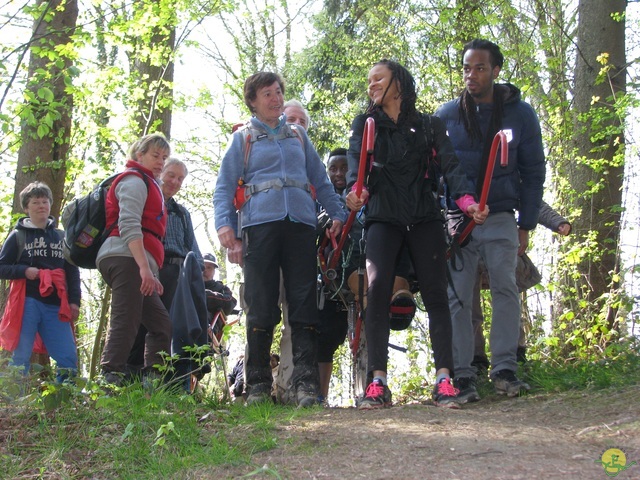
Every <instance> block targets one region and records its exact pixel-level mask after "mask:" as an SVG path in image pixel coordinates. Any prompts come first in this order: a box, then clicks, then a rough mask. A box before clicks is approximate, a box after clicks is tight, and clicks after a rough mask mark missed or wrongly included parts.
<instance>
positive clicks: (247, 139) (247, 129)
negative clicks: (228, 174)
mask: <svg viewBox="0 0 640 480" xmlns="http://www.w3.org/2000/svg"><path fill="white" fill-rule="evenodd" d="M239 132H240V133H241V134H242V149H243V151H244V160H243V164H244V167H243V170H242V177H241V178H240V180H239V181H238V184H239V185H241V183H240V181H242V184H244V181H243V179H244V176H245V174H246V172H247V165H248V163H249V154H250V153H251V147H252V146H253V144H254V143H256V142H258V141H260V140H265V139H267V140H283V139H285V138H297V139H298V140H299V141H300V145H301V146H302V147H303V148H304V140H302V136H301V135H300V132H299V131H298V127H297V126H296V125H293V124H291V123H285V124H284V125H283V126H282V128H280V131H279V132H278V133H276V134H273V133H269V132H267V131H265V130H260V129H257V128H255V127H254V126H253V124H252V123H251V121H248V122H247V123H246V124H245V125H244V127H242V128H241V129H240V130H239Z"/></svg>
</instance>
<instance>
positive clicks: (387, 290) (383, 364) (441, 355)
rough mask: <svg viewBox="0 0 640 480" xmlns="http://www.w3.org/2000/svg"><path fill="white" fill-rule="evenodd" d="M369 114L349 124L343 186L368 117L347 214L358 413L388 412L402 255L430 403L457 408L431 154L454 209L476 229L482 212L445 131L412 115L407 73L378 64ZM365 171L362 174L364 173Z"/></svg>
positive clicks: (373, 75)
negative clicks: (362, 234) (358, 223)
mask: <svg viewBox="0 0 640 480" xmlns="http://www.w3.org/2000/svg"><path fill="white" fill-rule="evenodd" d="M368 84H369V89H368V94H369V99H370V101H369V107H368V109H367V111H366V112H365V113H364V114H362V115H359V116H357V117H356V118H355V120H354V121H353V123H352V127H351V129H352V134H351V138H350V139H349V150H348V152H347V159H348V162H349V177H348V185H349V186H350V185H353V184H354V183H355V180H356V176H357V172H358V165H359V159H360V149H361V148H362V136H363V131H364V127H365V123H366V120H367V118H368V117H372V118H373V119H374V120H375V126H376V135H375V143H374V159H375V162H374V163H373V165H372V168H371V171H369V176H368V180H367V189H363V190H362V193H361V194H360V196H357V195H356V191H355V190H353V189H352V191H351V192H349V194H348V195H347V206H348V207H349V208H350V209H351V210H359V209H360V208H361V207H362V206H363V205H364V204H365V203H367V209H366V221H365V229H366V235H367V253H366V257H367V259H366V266H367V277H368V280H369V289H368V292H367V309H366V313H365V324H366V329H365V334H366V339H367V354H368V358H367V363H368V366H367V377H368V381H369V382H370V383H369V386H368V387H367V390H366V393H365V395H364V397H363V398H362V399H361V400H360V401H359V402H358V408H360V409H371V408H381V407H387V406H390V405H391V392H390V390H389V388H388V386H387V361H388V353H389V352H388V342H389V329H390V323H389V305H390V302H391V290H392V288H393V283H394V278H395V272H394V270H395V265H396V258H397V257H398V254H399V253H400V251H401V250H402V248H403V246H406V247H408V249H409V254H410V256H411V261H412V262H413V266H414V269H415V273H416V276H417V279H418V283H419V285H420V294H421V295H422V300H423V302H424V304H425V307H426V310H427V313H428V315H429V334H430V337H431V343H432V348H433V356H434V363H435V368H436V385H435V387H434V391H433V400H434V403H435V404H436V405H438V406H443V407H450V408H451V407H453V408H456V407H459V405H458V402H457V399H456V393H457V392H456V391H455V389H454V388H453V385H452V384H451V378H450V372H451V370H452V369H453V356H452V340H451V317H450V313H449V304H448V298H447V273H446V272H447V264H446V248H447V246H446V240H445V234H444V229H443V226H442V222H443V218H442V214H441V212H440V208H439V206H438V204H437V202H436V199H435V197H434V195H433V192H434V191H435V189H436V182H435V179H434V178H433V177H432V176H430V175H428V173H429V165H430V160H432V159H431V156H432V152H433V151H434V150H435V152H437V155H436V159H435V160H436V161H437V162H438V163H439V164H440V166H441V169H442V172H443V174H444V177H445V179H446V180H447V182H448V184H449V185H450V191H451V192H453V195H452V198H453V199H454V200H455V201H456V204H457V205H458V207H459V208H460V209H461V210H462V211H463V212H465V213H466V214H467V215H469V216H470V217H473V218H474V220H475V221H476V222H478V223H482V222H483V221H484V219H485V218H487V215H488V210H487V209H486V208H485V209H484V211H480V210H479V205H478V203H477V202H476V201H475V199H474V198H473V195H472V194H473V185H472V184H471V182H469V180H468V179H467V178H466V176H465V174H464V171H463V170H462V169H461V168H460V166H459V164H458V160H457V159H456V156H455V154H454V150H453V146H452V145H451V142H450V140H449V138H448V137H447V134H446V131H445V128H444V125H443V123H442V121H440V120H439V119H438V118H436V117H432V116H430V115H425V114H422V113H420V112H418V111H417V110H416V86H415V81H414V79H413V77H412V76H411V74H410V73H409V71H408V70H407V69H406V68H404V67H403V66H402V65H400V64H398V63H397V62H394V61H391V60H381V61H380V62H378V63H376V64H375V65H374V66H373V67H372V68H371V70H370V71H369V76H368ZM367 170H368V169H367Z"/></svg>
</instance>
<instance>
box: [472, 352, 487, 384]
mask: <svg viewBox="0 0 640 480" xmlns="http://www.w3.org/2000/svg"><path fill="white" fill-rule="evenodd" d="M471 366H472V367H474V368H475V369H476V374H477V375H478V377H484V378H486V376H487V373H488V372H489V359H488V358H487V356H486V355H474V356H473V360H472V362H471Z"/></svg>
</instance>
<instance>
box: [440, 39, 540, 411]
mask: <svg viewBox="0 0 640 480" xmlns="http://www.w3.org/2000/svg"><path fill="white" fill-rule="evenodd" d="M462 55H463V60H462V69H463V79H464V82H465V90H464V91H463V92H462V94H461V95H460V97H459V98H457V99H456V100H453V101H451V102H448V103H446V104H444V105H443V106H441V107H440V108H439V109H438V111H437V112H436V115H437V116H439V117H440V118H441V119H442V120H444V123H445V125H446V127H447V130H448V133H449V137H450V138H451V142H452V143H453V146H454V148H455V151H456V155H457V156H458V159H459V161H460V165H461V166H462V168H463V169H464V171H465V172H466V174H467V177H468V178H470V179H471V180H472V181H473V182H475V184H476V193H478V189H480V188H481V187H482V183H483V180H484V179H483V177H484V173H485V170H486V165H487V161H488V157H489V150H490V146H491V143H492V140H493V138H494V136H495V134H496V133H497V132H498V131H499V130H502V131H503V132H505V134H506V136H507V139H508V142H509V163H508V165H507V166H506V167H500V166H496V167H495V170H494V171H493V175H492V182H491V189H490V191H489V198H488V200H487V205H488V206H489V211H490V212H491V213H490V215H489V217H488V218H487V220H486V221H485V223H484V224H483V225H479V226H477V227H476V228H475V229H474V230H473V234H472V236H471V240H470V242H469V243H468V244H467V245H466V246H465V247H464V248H462V249H461V252H460V255H461V256H462V263H460V262H459V261H456V268H454V263H453V261H451V262H450V265H449V266H450V268H449V270H450V274H451V284H450V286H449V306H450V309H451V320H452V327H453V356H454V368H455V379H454V385H455V386H456V387H457V388H458V389H459V390H460V393H459V395H458V399H459V401H460V402H462V403H465V402H474V401H478V400H480V396H479V395H478V392H477V390H476V386H475V384H476V379H477V373H476V370H475V368H474V367H472V366H471V362H472V360H473V352H474V347H473V345H474V340H473V339H474V337H473V327H472V324H471V308H472V304H473V302H472V296H473V286H474V284H475V281H476V277H477V271H478V270H477V269H478V261H479V259H480V258H482V260H483V261H484V264H485V266H486V268H487V271H488V273H489V278H490V290H491V298H492V322H491V336H490V348H491V372H490V376H491V380H492V382H493V385H494V388H495V389H496V391H497V393H499V394H503V395H508V396H510V397H514V396H517V395H519V394H520V393H522V392H525V391H527V390H529V388H530V387H529V385H527V384H526V383H525V382H523V381H521V380H519V379H518V378H517V377H516V369H517V367H518V363H517V361H516V349H517V346H518V335H519V325H520V298H519V296H518V287H517V285H516V277H515V271H516V262H517V256H518V254H522V253H524V251H525V250H526V248H527V246H528V243H529V231H530V230H533V229H534V228H535V226H536V224H537V222H538V213H539V210H540V203H541V201H542V189H543V184H544V177H545V158H544V152H543V147H542V135H541V131H540V124H539V122H538V118H537V116H536V114H535V112H534V110H533V108H532V107H531V106H530V105H529V104H527V103H525V102H524V101H522V100H521V98H520V91H519V90H518V89H517V88H516V87H514V86H513V85H511V84H508V83H505V84H496V83H494V81H495V79H496V78H497V77H498V74H499V73H500V70H501V68H502V65H503V62H504V57H503V55H502V52H501V51H500V48H499V47H498V46H497V45H496V44H494V43H492V42H490V41H487V40H479V39H476V40H473V41H471V42H469V43H467V44H466V45H465V46H464V49H463V52H462ZM496 165H497V164H496ZM515 210H518V211H519V215H518V219H517V222H516V218H515V213H514V212H515Z"/></svg>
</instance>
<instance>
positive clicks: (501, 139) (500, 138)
mask: <svg viewBox="0 0 640 480" xmlns="http://www.w3.org/2000/svg"><path fill="white" fill-rule="evenodd" d="M498 147H500V166H501V167H506V166H507V164H508V163H509V145H508V142H507V135H506V133H504V132H503V131H502V130H500V131H498V133H496V136H495V137H493V142H491V150H490V151H489V161H488V162H487V170H486V171H485V174H484V182H483V184H482V192H481V193H480V202H479V203H478V208H479V209H480V211H482V210H484V207H485V206H486V205H487V198H488V197H489V187H491V177H493V168H494V166H495V164H496V157H497V156H498ZM475 226H476V222H469V223H468V224H467V226H466V227H465V229H464V230H463V231H462V233H461V234H460V239H459V240H458V241H459V243H462V242H463V241H464V239H465V238H467V237H468V236H469V234H470V233H471V230H473V227H475Z"/></svg>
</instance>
